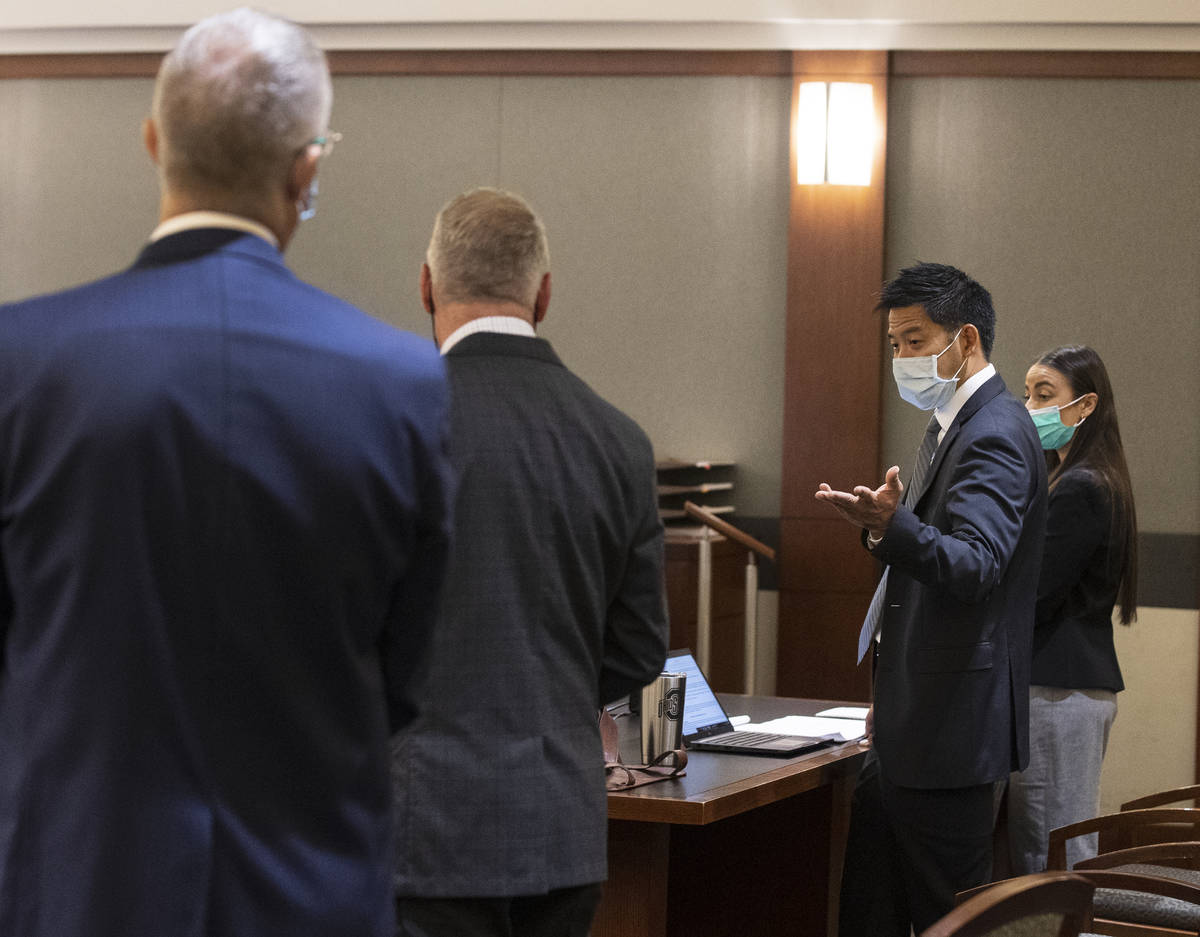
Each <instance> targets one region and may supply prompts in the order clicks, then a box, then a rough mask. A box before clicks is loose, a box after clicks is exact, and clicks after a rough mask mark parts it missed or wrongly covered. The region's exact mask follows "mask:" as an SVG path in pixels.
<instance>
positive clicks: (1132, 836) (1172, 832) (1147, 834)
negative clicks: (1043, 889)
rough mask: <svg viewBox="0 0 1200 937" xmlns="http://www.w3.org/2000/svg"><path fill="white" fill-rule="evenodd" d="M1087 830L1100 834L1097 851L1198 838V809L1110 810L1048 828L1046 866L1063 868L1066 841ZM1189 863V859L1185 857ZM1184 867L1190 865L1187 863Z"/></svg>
mask: <svg viewBox="0 0 1200 937" xmlns="http://www.w3.org/2000/svg"><path fill="white" fill-rule="evenodd" d="M1089 833H1099V834H1100V853H1101V854H1104V853H1110V852H1114V851H1116V850H1119V849H1128V848H1130V847H1132V846H1144V845H1151V844H1155V843H1163V842H1171V841H1178V840H1181V839H1182V840H1185V841H1197V840H1200V810H1193V809H1191V808H1188V807H1152V808H1147V809H1139V810H1126V811H1124V812H1122V813H1109V814H1105V815H1103V816H1099V817H1092V818H1091V819H1090V820H1081V821H1080V822H1078V823H1072V824H1071V825H1069V826H1064V827H1060V828H1059V829H1057V830H1051V831H1050V844H1049V849H1048V851H1047V853H1046V867H1047V868H1048V869H1058V870H1065V869H1066V866H1067V840H1069V839H1072V838H1073V837H1076V836H1084V835H1087V834H1089ZM1187 862H1188V863H1190V860H1187ZM1187 867H1190V865H1188V866H1187Z"/></svg>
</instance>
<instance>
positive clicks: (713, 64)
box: [0, 49, 792, 79]
mask: <svg viewBox="0 0 1200 937" xmlns="http://www.w3.org/2000/svg"><path fill="white" fill-rule="evenodd" d="M328 56H329V69H330V71H331V72H333V74H334V75H501V76H509V75H546V76H588V75H596V76H612V75H629V76H643V75H644V76H653V75H749V76H755V77H768V78H769V77H780V78H784V77H789V76H790V75H791V74H792V53H791V52H788V51H773V52H752V51H751V52H737V51H733V52H725V51H713V50H698V51H686V50H685V51H668V50H663V51H656V50H651V51H640V50H634V51H627V50H613V51H605V50H595V51H539V50H524V49H513V50H490V49H480V50H466V51H451V50H445V51H442V50H434V51H424V50H380V51H373V50H340V51H339V50H334V51H330V52H329V53H328ZM161 61H162V55H160V54H159V53H156V52H151V53H142V52H130V53H83V54H72V55H0V79H4V78H153V77H154V76H155V74H157V72H158V65H159V62H161Z"/></svg>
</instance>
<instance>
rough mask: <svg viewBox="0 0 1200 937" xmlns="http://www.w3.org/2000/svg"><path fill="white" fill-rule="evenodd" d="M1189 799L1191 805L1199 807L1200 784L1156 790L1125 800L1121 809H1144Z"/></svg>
mask: <svg viewBox="0 0 1200 937" xmlns="http://www.w3.org/2000/svg"><path fill="white" fill-rule="evenodd" d="M1185 800H1190V801H1191V802H1192V803H1191V805H1192V806H1193V807H1200V784H1189V785H1188V786H1187V787H1173V788H1171V790H1169V791H1158V792H1157V793H1154V794H1147V795H1145V796H1144V797H1137V798H1134V799H1133V800H1127V801H1126V802H1125V803H1123V804H1121V809H1122V810H1144V809H1146V808H1147V807H1165V806H1167V805H1168V804H1177V803H1180V802H1181V801H1185Z"/></svg>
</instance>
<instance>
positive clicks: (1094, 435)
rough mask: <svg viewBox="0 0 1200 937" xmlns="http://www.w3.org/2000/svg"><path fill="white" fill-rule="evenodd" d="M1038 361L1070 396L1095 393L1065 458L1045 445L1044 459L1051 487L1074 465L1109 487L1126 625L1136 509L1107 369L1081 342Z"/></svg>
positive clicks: (1130, 616)
mask: <svg viewBox="0 0 1200 937" xmlns="http://www.w3.org/2000/svg"><path fill="white" fill-rule="evenodd" d="M1038 364H1041V365H1045V366H1046V367H1048V368H1053V369H1054V370H1055V371H1058V372H1059V373H1060V374H1061V375H1062V376H1063V377H1065V378H1066V379H1067V383H1068V384H1069V385H1070V386H1071V397H1072V398H1075V397H1081V396H1083V395H1084V394H1095V395H1096V397H1097V401H1096V408H1095V409H1094V410H1093V411H1092V412H1091V413H1090V414H1088V417H1087V419H1085V420H1084V421H1083V425H1082V426H1079V427H1078V429H1076V431H1075V436H1074V439H1073V440H1072V441H1071V448H1070V449H1069V450H1068V451H1067V457H1066V459H1062V460H1060V459H1059V457H1058V453H1057V452H1055V451H1054V450H1053V449H1049V450H1047V451H1046V463H1047V465H1048V466H1049V468H1050V487H1051V489H1053V488H1054V485H1055V484H1056V483H1057V481H1058V479H1059V478H1060V477H1061V476H1062V474H1063V473H1064V472H1066V471H1068V470H1069V469H1073V468H1083V469H1086V470H1088V471H1090V472H1091V473H1092V475H1093V477H1095V478H1096V479H1097V480H1098V481H1100V482H1101V483H1103V484H1104V485H1105V486H1106V487H1107V488H1108V492H1109V500H1110V501H1111V503H1112V525H1111V528H1110V534H1109V544H1108V561H1109V563H1111V564H1112V565H1113V567H1114V568H1115V569H1119V570H1120V575H1121V587H1120V590H1119V591H1118V593H1117V604H1118V605H1119V606H1120V609H1121V624H1123V625H1127V624H1129V623H1130V622H1131V621H1133V620H1134V619H1136V618H1137V573H1138V562H1137V511H1136V510H1134V505H1133V486H1132V484H1131V483H1130V481H1129V466H1128V465H1126V463H1125V447H1124V446H1122V445H1121V430H1120V428H1119V427H1118V426H1117V407H1116V402H1115V401H1114V400H1113V391H1112V384H1111V383H1109V380H1108V371H1107V370H1106V369H1105V367H1104V362H1103V361H1101V360H1100V356H1099V355H1098V354H1096V352H1095V351H1093V350H1092V349H1091V348H1088V347H1087V346H1086V345H1068V346H1065V347H1063V348H1055V349H1054V350H1053V351H1048V352H1046V354H1044V355H1042V357H1041V358H1039V359H1038Z"/></svg>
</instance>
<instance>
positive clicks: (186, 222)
mask: <svg viewBox="0 0 1200 937" xmlns="http://www.w3.org/2000/svg"><path fill="white" fill-rule="evenodd" d="M197 228H232V229H233V230H235V231H245V232H246V233H247V234H254V235H257V236H258V237H260V238H262V239H263V240H264V241H266V242H267V243H268V244H270V245H271V246H272V247H274V248H275V249H276V250H278V249H279V238H277V237H275V233H274V232H273V231H271V229H270V228H268V227H267V226H266V225H264V224H262V223H260V222H258V221H254V220H253V219H250V218H244V217H242V216H241V215H231V214H229V213H228V212H223V211H188V212H184V213H183V214H182V215H174V216H172V217H171V218H168V219H167V220H166V221H164V222H163V223H162V224H160V225H159V226H158V227H157V228H155V229H154V230H153V231H151V232H150V240H151V242H153V241H158V240H161V239H162V238H165V237H168V236H170V235H172V234H179V233H180V232H181V231H194V230H196V229H197Z"/></svg>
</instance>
